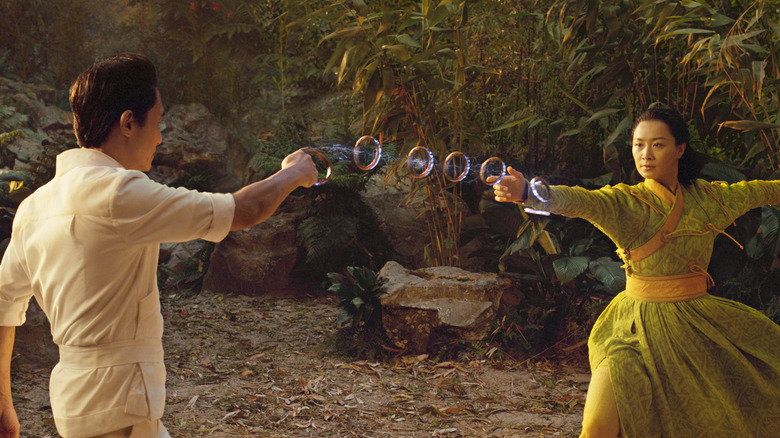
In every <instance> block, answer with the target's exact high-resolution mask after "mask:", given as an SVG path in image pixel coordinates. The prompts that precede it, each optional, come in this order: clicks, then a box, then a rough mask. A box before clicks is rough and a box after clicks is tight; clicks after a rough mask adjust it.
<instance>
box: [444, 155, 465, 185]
mask: <svg viewBox="0 0 780 438" xmlns="http://www.w3.org/2000/svg"><path fill="white" fill-rule="evenodd" d="M456 159H459V160H461V164H462V165H463V169H462V170H461V171H460V173H458V174H456V175H452V176H450V173H449V172H448V171H447V170H448V169H449V167H450V165H452V168H453V169H457V167H456V166H457V164H456V163H455V160H456ZM469 170H471V161H469V157H467V156H466V155H465V154H464V153H463V152H458V151H456V152H453V153H451V154H449V155H447V158H445V159H444V169H443V172H444V177H445V178H447V180H448V181H450V182H458V181H462V180H463V178H465V177H466V175H468V173H469Z"/></svg>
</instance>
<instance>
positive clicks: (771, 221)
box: [761, 206, 780, 242]
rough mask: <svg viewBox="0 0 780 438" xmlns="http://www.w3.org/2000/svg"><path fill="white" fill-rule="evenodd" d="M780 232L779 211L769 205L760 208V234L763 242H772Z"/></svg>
mask: <svg viewBox="0 0 780 438" xmlns="http://www.w3.org/2000/svg"><path fill="white" fill-rule="evenodd" d="M779 233H780V212H778V211H777V209H775V208H773V207H769V206H764V207H762V208H761V234H762V235H763V237H764V241H765V242H774V241H775V240H777V236H778V234H779Z"/></svg>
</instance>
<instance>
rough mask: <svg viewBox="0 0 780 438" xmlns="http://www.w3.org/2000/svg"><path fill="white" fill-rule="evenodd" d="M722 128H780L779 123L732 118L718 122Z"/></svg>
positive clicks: (742, 129)
mask: <svg viewBox="0 0 780 438" xmlns="http://www.w3.org/2000/svg"><path fill="white" fill-rule="evenodd" d="M718 126H720V127H722V128H730V129H736V130H739V131H752V130H754V129H775V128H780V123H770V122H759V121H758V120H732V121H726V122H722V123H720V124H719V125H718Z"/></svg>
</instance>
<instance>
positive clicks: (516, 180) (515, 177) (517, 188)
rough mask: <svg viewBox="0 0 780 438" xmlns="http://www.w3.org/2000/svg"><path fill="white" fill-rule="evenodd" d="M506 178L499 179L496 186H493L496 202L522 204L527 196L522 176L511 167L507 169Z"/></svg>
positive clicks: (526, 187)
mask: <svg viewBox="0 0 780 438" xmlns="http://www.w3.org/2000/svg"><path fill="white" fill-rule="evenodd" d="M506 171H507V174H506V176H504V177H503V178H501V181H499V182H498V184H493V190H494V192H495V197H496V201H498V202H523V201H525V199H526V197H527V196H528V193H526V192H527V190H528V186H527V185H526V183H525V177H523V174H522V173H520V172H518V171H516V170H515V169H513V168H512V167H510V168H508V169H507V170H506Z"/></svg>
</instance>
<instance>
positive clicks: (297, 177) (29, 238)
mask: <svg viewBox="0 0 780 438" xmlns="http://www.w3.org/2000/svg"><path fill="white" fill-rule="evenodd" d="M70 102H71V108H72V110H73V116H74V123H73V125H74V130H75V133H76V137H77V139H78V142H79V145H80V146H81V148H78V149H71V150H68V151H65V152H63V153H62V154H60V155H59V156H58V157H57V170H56V174H55V176H54V178H53V179H52V181H50V182H49V183H48V184H46V185H44V186H43V187H41V188H39V189H38V190H36V191H35V193H33V194H32V195H31V196H30V197H28V198H27V199H26V200H25V201H24V202H22V204H21V205H20V206H19V209H18V210H17V213H16V216H15V219H14V225H13V233H12V237H11V242H10V243H9V245H8V249H7V250H6V252H5V255H4V256H3V260H2V264H0V437H2V438H5V437H18V436H19V421H18V418H17V416H16V412H15V410H14V407H13V402H12V398H11V381H10V363H11V354H12V349H13V341H14V334H15V327H16V326H18V325H21V324H23V323H24V321H25V311H26V309H27V303H28V302H29V299H30V297H32V296H35V299H36V301H37V302H38V303H39V304H40V306H41V308H42V309H43V311H44V312H45V313H46V316H47V318H48V319H49V322H50V323H51V331H52V336H53V339H54V342H55V343H56V344H57V345H58V346H59V351H60V360H59V363H58V364H57V365H56V366H55V367H54V369H53V370H52V375H51V381H50V387H49V390H50V391H49V392H50V398H51V406H52V413H53V416H54V421H55V424H56V426H57V430H58V432H59V433H60V434H61V435H62V436H64V437H168V436H169V434H168V432H167V431H166V430H165V427H164V426H163V425H162V423H161V422H160V421H159V420H160V418H161V417H162V414H163V407H164V404H165V366H164V364H163V348H162V330H163V320H162V315H161V314H160V302H159V291H158V290H157V278H156V270H157V257H158V253H159V245H160V243H161V242H182V241H187V240H193V239H205V240H208V241H212V242H217V241H219V240H221V239H223V238H224V237H225V236H226V235H227V233H228V232H229V231H231V230H239V229H243V228H247V227H251V226H253V225H255V224H257V223H260V222H262V221H264V220H266V219H267V218H268V217H270V216H271V215H272V214H273V212H274V211H275V210H276V209H277V207H278V206H279V205H280V204H281V203H282V201H284V199H285V198H286V197H287V196H288V195H289V194H290V193H291V192H292V191H293V190H295V189H296V188H298V187H310V186H312V185H313V184H314V183H315V182H316V181H317V171H316V168H315V166H314V163H313V162H312V160H311V157H310V156H309V155H308V154H306V153H305V152H303V151H297V152H295V153H293V154H290V155H289V156H287V157H286V158H285V159H284V160H283V161H282V165H281V170H280V171H278V172H277V173H275V174H274V175H272V176H270V177H268V178H267V179H264V180H262V181H258V182H256V183H253V184H250V185H248V186H246V187H243V188H242V189H241V190H239V191H237V192H235V193H233V194H217V193H201V192H197V191H192V190H186V189H183V188H171V187H168V186H165V185H162V184H159V183H156V182H154V181H152V180H150V179H149V177H148V176H147V175H146V174H144V173H143V172H146V171H148V170H149V169H150V168H151V165H152V158H153V156H154V152H155V149H156V148H157V146H158V145H159V144H160V143H161V142H162V137H161V135H160V130H159V124H160V122H161V121H162V119H163V106H162V102H161V99H160V95H159V93H158V91H157V86H156V72H155V69H154V66H153V65H152V63H151V62H149V60H148V59H146V58H145V57H143V56H141V55H135V54H122V55H117V56H114V57H112V58H109V59H107V60H104V61H101V62H98V63H96V64H95V65H93V66H92V67H90V68H89V69H87V70H86V71H85V72H84V73H82V74H81V76H79V78H78V79H77V80H76V82H75V83H74V84H73V86H72V87H71V89H70Z"/></svg>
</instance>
